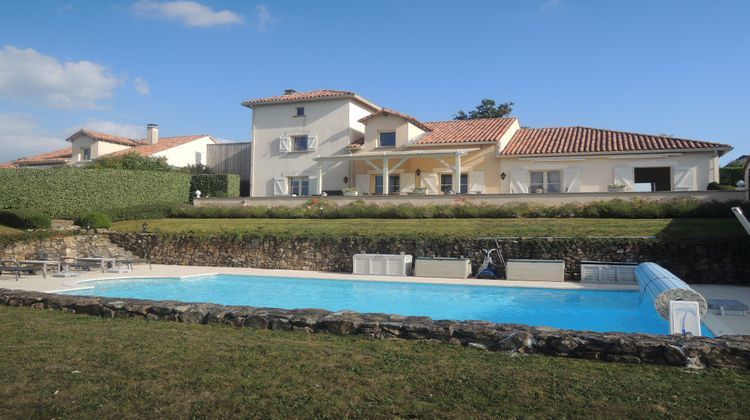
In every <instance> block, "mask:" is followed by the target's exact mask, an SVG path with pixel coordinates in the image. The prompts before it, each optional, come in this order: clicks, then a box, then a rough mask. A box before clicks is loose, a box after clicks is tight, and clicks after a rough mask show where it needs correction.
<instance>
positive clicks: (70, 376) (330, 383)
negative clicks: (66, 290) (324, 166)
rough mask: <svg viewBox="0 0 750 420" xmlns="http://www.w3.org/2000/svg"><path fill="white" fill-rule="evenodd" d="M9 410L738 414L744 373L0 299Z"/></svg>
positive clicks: (51, 414)
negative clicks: (50, 307) (71, 310)
mask: <svg viewBox="0 0 750 420" xmlns="http://www.w3.org/2000/svg"><path fill="white" fill-rule="evenodd" d="M0 335H2V337H3V339H2V340H0V352H2V357H0V372H2V379H3V380H2V381H0V412H2V413H3V417H7V418H30V417H31V418H82V417H83V418H93V417H97V418H115V417H116V418H187V417H218V418H232V417H276V418H288V417H304V418H312V417H315V418H321V417H336V418H338V417H343V416H349V417H368V418H372V417H379V418H382V417H423V418H434V417H439V418H446V417H456V418H475V417H497V416H500V417H528V416H538V417H554V418H561V417H563V418H564V417H584V416H593V417H603V416H605V415H606V416H607V417H611V418H631V417H634V418H652V417H654V416H670V417H677V418H680V417H691V418H696V417H697V418H701V417H704V418H708V417H718V418H745V416H746V414H747V412H748V410H750V399H749V398H747V396H748V395H750V372H748V371H730V370H706V371H698V372H690V371H685V370H682V369H679V368H673V367H660V366H642V365H626V364H617V363H605V362H596V361H584V360H574V359H565V358H555V357H546V356H518V357H512V356H510V355H508V354H504V353H491V352H485V351H481V350H477V349H472V348H463V347H460V346H453V345H447V344H431V343H426V342H415V341H401V340H392V341H377V340H368V339H365V338H358V337H341V336H332V335H323V334H321V335H307V334H305V333H301V332H275V331H256V330H249V329H238V328H232V327H225V326H219V325H193V324H182V323H176V322H165V321H145V320H141V319H102V318H98V317H93V316H87V315H75V314H67V313H63V312H56V311H42V310H38V309H29V308H10V307H0Z"/></svg>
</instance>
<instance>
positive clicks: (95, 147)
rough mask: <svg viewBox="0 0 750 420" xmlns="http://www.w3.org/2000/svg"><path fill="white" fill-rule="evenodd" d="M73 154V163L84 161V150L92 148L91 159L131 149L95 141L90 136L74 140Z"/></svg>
mask: <svg viewBox="0 0 750 420" xmlns="http://www.w3.org/2000/svg"><path fill="white" fill-rule="evenodd" d="M72 148H73V154H72V158H71V161H72V162H81V161H83V149H85V148H91V159H96V158H99V157H101V156H104V155H108V154H110V153H114V152H117V151H120V150H125V149H130V147H128V146H123V145H121V144H114V143H108V142H104V141H98V140H94V139H92V138H91V137H88V136H78V137H76V138H75V140H73V143H72Z"/></svg>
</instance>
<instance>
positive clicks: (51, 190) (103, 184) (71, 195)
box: [0, 168, 190, 218]
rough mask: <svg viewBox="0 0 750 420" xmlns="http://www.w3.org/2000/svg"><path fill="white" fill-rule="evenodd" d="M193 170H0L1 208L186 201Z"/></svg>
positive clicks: (49, 209) (76, 211) (64, 210)
mask: <svg viewBox="0 0 750 420" xmlns="http://www.w3.org/2000/svg"><path fill="white" fill-rule="evenodd" d="M189 194H190V175H189V174H185V173H180V172H156V171H125V170H114V169H80V168H59V169H0V208H12V209H20V208H32V209H38V210H39V211H40V212H43V213H44V214H46V215H47V216H51V217H62V218H73V217H74V216H76V215H80V214H84V213H88V212H92V211H97V212H105V211H107V210H109V209H117V208H122V207H129V206H136V205H142V204H154V203H170V204H179V203H184V202H186V201H187V198H188V196H189Z"/></svg>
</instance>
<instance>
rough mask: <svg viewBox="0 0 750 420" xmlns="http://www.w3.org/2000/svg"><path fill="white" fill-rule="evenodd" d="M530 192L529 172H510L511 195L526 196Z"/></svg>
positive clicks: (520, 170)
mask: <svg viewBox="0 0 750 420" xmlns="http://www.w3.org/2000/svg"><path fill="white" fill-rule="evenodd" d="M528 192H529V171H527V170H525V169H511V170H510V193H511V194H526V193H528Z"/></svg>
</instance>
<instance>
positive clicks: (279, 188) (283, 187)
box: [273, 177, 289, 196]
mask: <svg viewBox="0 0 750 420" xmlns="http://www.w3.org/2000/svg"><path fill="white" fill-rule="evenodd" d="M288 187H289V186H288V184H287V182H286V178H284V177H278V178H274V179H273V195H275V196H281V195H287V194H288V191H289V189H288Z"/></svg>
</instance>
